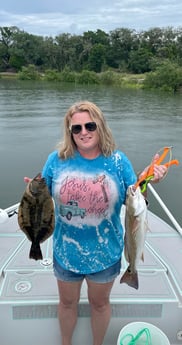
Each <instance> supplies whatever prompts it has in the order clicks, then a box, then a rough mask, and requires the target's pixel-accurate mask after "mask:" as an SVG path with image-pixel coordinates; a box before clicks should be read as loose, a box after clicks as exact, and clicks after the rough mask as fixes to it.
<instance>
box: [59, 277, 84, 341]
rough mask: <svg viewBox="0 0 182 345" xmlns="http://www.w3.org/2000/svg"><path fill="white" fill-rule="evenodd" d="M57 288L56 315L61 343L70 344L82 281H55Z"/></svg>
mask: <svg viewBox="0 0 182 345" xmlns="http://www.w3.org/2000/svg"><path fill="white" fill-rule="evenodd" d="M57 284H58V290H59V298H60V302H59V306H58V317H59V323H60V329H61V339H62V342H61V344H62V345H71V341H72V336H73V331H74V329H75V326H76V322H77V305H78V302H79V298H80V289H81V285H82V282H64V281H60V280H58V281H57Z"/></svg>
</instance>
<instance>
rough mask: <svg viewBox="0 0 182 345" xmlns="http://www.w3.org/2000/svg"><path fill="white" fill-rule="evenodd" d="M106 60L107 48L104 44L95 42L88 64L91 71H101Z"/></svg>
mask: <svg viewBox="0 0 182 345" xmlns="http://www.w3.org/2000/svg"><path fill="white" fill-rule="evenodd" d="M104 60H105V48H104V46H103V45H102V44H100V43H98V44H95V45H94V46H93V47H92V49H91V50H90V54H89V59H88V66H89V69H90V70H91V71H94V72H97V73H99V72H101V71H102V66H103V64H104Z"/></svg>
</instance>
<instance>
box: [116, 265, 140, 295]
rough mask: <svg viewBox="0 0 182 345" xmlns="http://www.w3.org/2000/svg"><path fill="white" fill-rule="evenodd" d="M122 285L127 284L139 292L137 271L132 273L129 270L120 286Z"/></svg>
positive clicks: (121, 280)
mask: <svg viewBox="0 0 182 345" xmlns="http://www.w3.org/2000/svg"><path fill="white" fill-rule="evenodd" d="M122 283H126V284H128V285H129V286H131V287H132V288H134V289H136V290H137V289H138V287H139V284H138V273H137V271H136V272H134V273H131V272H130V271H129V269H127V270H126V271H125V273H124V274H123V276H122V277H121V279H120V284H122Z"/></svg>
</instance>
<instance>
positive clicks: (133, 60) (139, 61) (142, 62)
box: [128, 48, 152, 73]
mask: <svg viewBox="0 0 182 345" xmlns="http://www.w3.org/2000/svg"><path fill="white" fill-rule="evenodd" d="M151 58H152V53H150V52H149V51H148V50H147V49H144V48H139V49H138V50H133V51H131V53H130V56H129V61H128V69H129V71H130V72H132V73H145V72H149V71H150V70H151Z"/></svg>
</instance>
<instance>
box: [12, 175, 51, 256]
mask: <svg viewBox="0 0 182 345" xmlns="http://www.w3.org/2000/svg"><path fill="white" fill-rule="evenodd" d="M18 224H19V226H20V229H21V230H22V231H23V232H24V233H25V234H26V236H27V237H28V239H29V240H30V241H31V242H32V245H31V248H30V253H29V258H30V259H35V260H41V259H42V258H43V257H42V252H41V248H40V243H42V242H44V241H45V240H46V239H47V238H49V237H50V236H51V235H52V233H53V230H54V203H53V200H52V197H51V196H50V193H49V190H48V187H47V185H46V182H45V179H44V178H42V177H41V174H38V175H37V176H36V177H34V178H33V179H32V180H31V181H30V182H29V183H28V184H27V187H26V189H25V192H24V194H23V197H22V199H21V202H20V206H19V209H18Z"/></svg>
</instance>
